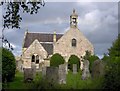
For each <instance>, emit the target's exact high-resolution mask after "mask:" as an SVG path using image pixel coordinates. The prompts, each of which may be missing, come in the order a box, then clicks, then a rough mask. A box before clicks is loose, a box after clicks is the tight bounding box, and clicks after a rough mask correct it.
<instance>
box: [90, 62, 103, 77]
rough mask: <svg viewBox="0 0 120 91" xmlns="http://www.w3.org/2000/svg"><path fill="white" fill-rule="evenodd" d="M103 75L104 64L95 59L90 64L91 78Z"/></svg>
mask: <svg viewBox="0 0 120 91" xmlns="http://www.w3.org/2000/svg"><path fill="white" fill-rule="evenodd" d="M103 75H104V64H103V62H102V60H96V61H94V63H93V66H92V78H96V77H100V76H103Z"/></svg>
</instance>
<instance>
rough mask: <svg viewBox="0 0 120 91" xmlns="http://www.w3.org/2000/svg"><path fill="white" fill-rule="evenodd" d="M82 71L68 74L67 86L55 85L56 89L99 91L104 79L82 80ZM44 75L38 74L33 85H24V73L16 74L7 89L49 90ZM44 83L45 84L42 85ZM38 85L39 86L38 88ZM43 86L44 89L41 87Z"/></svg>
mask: <svg viewBox="0 0 120 91" xmlns="http://www.w3.org/2000/svg"><path fill="white" fill-rule="evenodd" d="M81 75H82V73H81V71H79V72H78V73H77V74H73V73H72V72H71V71H69V72H68V74H67V79H66V82H67V84H61V85H58V84H57V85H55V86H57V87H54V88H55V89H56V88H57V89H99V88H100V87H101V82H102V79H103V78H97V79H95V80H92V79H87V80H81ZM41 78H42V74H41V73H40V72H39V73H36V78H35V79H34V81H33V82H31V83H24V77H23V73H22V72H16V75H15V79H14V81H13V82H9V83H8V84H7V87H6V88H7V89H37V88H49V87H48V86H49V85H48V83H47V81H45V80H44V81H42V79H41ZM41 82H43V83H41ZM36 85H38V86H36ZM40 86H42V87H40Z"/></svg>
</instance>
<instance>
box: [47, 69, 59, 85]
mask: <svg viewBox="0 0 120 91" xmlns="http://www.w3.org/2000/svg"><path fill="white" fill-rule="evenodd" d="M58 70H59V69H58V67H47V68H46V79H47V81H48V82H50V83H58V82H59V72H58Z"/></svg>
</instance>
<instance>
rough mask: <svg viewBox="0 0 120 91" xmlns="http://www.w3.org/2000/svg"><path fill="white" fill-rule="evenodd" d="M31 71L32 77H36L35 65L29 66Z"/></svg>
mask: <svg viewBox="0 0 120 91" xmlns="http://www.w3.org/2000/svg"><path fill="white" fill-rule="evenodd" d="M31 70H32V73H33V77H35V76H36V65H35V63H32V64H31Z"/></svg>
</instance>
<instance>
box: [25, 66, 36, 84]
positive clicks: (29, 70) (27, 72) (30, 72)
mask: <svg viewBox="0 0 120 91" xmlns="http://www.w3.org/2000/svg"><path fill="white" fill-rule="evenodd" d="M33 77H34V75H33V70H32V68H24V82H31V81H32V80H33Z"/></svg>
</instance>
